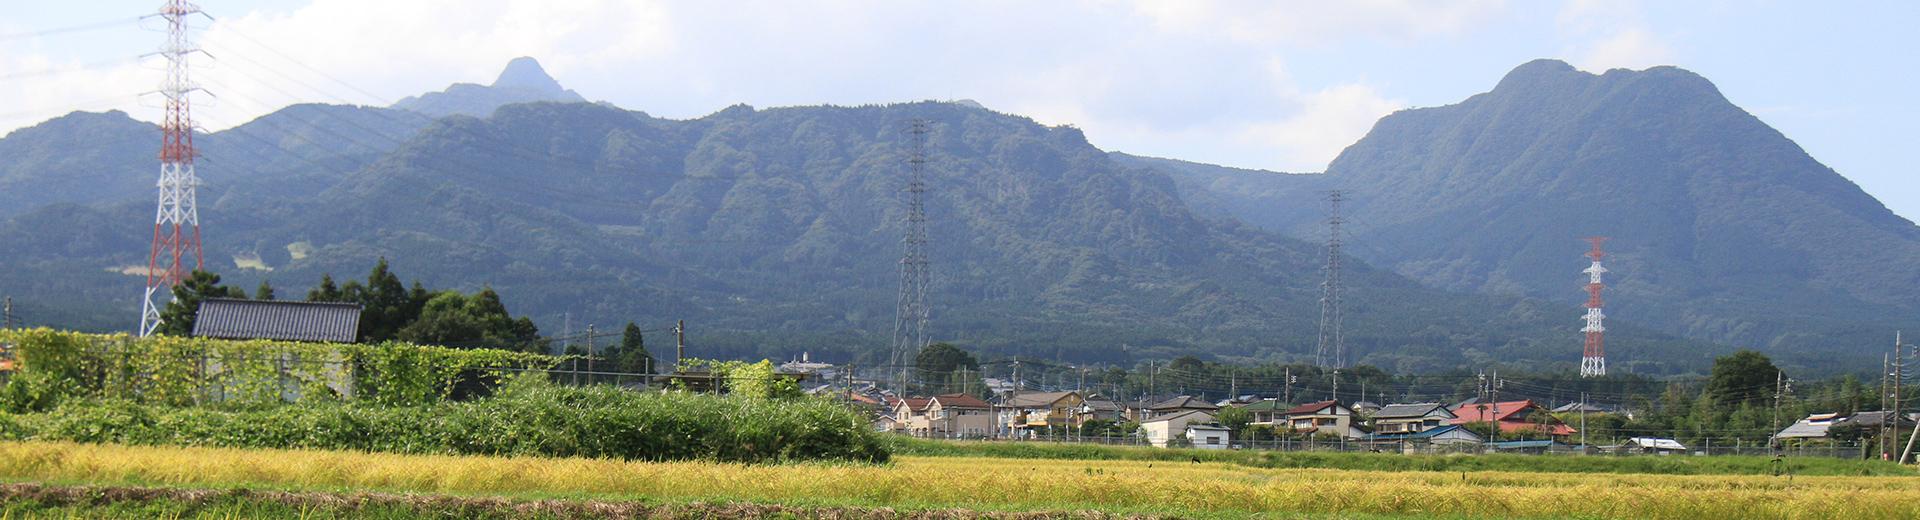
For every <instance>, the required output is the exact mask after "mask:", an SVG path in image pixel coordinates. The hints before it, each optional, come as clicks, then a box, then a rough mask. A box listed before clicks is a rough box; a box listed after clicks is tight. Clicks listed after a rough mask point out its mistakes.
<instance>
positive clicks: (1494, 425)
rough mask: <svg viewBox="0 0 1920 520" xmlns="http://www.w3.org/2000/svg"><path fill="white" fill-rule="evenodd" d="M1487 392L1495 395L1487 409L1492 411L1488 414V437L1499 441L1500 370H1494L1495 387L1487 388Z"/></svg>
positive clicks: (1489, 401)
mask: <svg viewBox="0 0 1920 520" xmlns="http://www.w3.org/2000/svg"><path fill="white" fill-rule="evenodd" d="M1487 391H1488V393H1490V394H1492V395H1493V398H1491V399H1488V400H1487V406H1489V408H1487V409H1488V410H1491V411H1490V412H1488V413H1487V426H1488V428H1487V431H1488V432H1490V433H1489V434H1488V435H1487V436H1488V437H1490V438H1493V439H1495V440H1498V439H1499V437H1500V369H1498V368H1495V369H1493V385H1491V386H1489V387H1487Z"/></svg>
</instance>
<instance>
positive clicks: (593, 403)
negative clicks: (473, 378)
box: [0, 374, 888, 463]
mask: <svg viewBox="0 0 1920 520" xmlns="http://www.w3.org/2000/svg"><path fill="white" fill-rule="evenodd" d="M0 429H4V431H0V437H4V438H6V439H10V440H62V441H74V442H87V443H115V444H140V445H180V446H211V447H234V448H313V449H333V450H359V451H373V452H391V453H410V454H451V455H517V456H552V457H600V458H617V459H639V460H654V461H665V460H712V461H724V462H755V463H757V462H786V461H808V460H842V461H856V462H876V463H877V462H885V461H887V459H888V451H887V449H886V447H885V446H884V445H883V444H882V442H881V441H880V440H879V438H878V434H876V433H874V432H872V431H871V429H870V428H869V427H868V426H867V425H866V424H865V422H864V421H862V420H860V417H859V416H858V415H856V414H855V413H853V412H852V411H850V410H848V409H846V408H845V407H842V406H839V405H838V404H836V403H833V402H830V401H826V400H817V399H784V400H776V399H755V398H745V397H733V396H713V395H705V394H691V393H684V392H668V393H637V392H633V391H629V390H622V389H618V388H613V387H589V388H570V387H558V386H554V385H551V384H549V383H547V382H546V381H545V380H544V379H543V378H542V377H541V376H539V375H537V374H529V375H526V376H522V377H517V378H514V379H513V380H512V381H511V382H510V384H508V385H506V386H505V387H503V388H502V389H501V391H500V392H498V393H497V394H496V395H494V396H492V397H487V398H482V399H476V400H472V401H465V402H443V403H437V404H429V405H416V406H381V405H377V404H368V403H356V402H320V403H314V404H300V405H287V406H271V407H255V408H250V409H215V408H180V407H169V406H161V405H152V404H142V403H136V402H131V401H126V400H71V401H68V402H66V403H64V404H62V405H61V406H60V407H58V408H56V409H54V410H53V411H51V412H48V413H38V414H26V415H12V416H6V415H0Z"/></svg>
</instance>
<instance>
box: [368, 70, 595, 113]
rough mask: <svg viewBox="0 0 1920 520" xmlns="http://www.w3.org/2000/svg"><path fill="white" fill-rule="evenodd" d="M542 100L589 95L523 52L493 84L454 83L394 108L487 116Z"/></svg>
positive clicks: (575, 100) (562, 100) (580, 99)
mask: <svg viewBox="0 0 1920 520" xmlns="http://www.w3.org/2000/svg"><path fill="white" fill-rule="evenodd" d="M541 101H551V102H557V103H585V102H587V98H584V97H581V96H580V94H579V93H576V92H574V91H572V90H567V89H566V88H565V87H562V86H560V82H559V81H556V80H554V79H553V76H550V75H547V70H546V69H545V68H543V67H541V66H540V62H539V61H536V60H534V59H533V58H529V57H524V56H522V57H519V58H514V59H513V61H509V62H507V68H506V69H505V70H502V71H500V76H499V77H497V78H495V79H494V80H493V84H491V85H485V86H482V85H475V84H472V83H455V84H453V85H452V86H449V87H447V89H446V90H444V91H440V92H429V93H426V94H421V95H419V96H414V97H408V98H406V99H402V100H400V101H397V102H395V103H394V104H393V108H398V109H401V110H411V111H414V112H419V113H422V114H426V115H428V116H432V117H443V116H449V115H455V114H459V115H469V116H473V117H487V116H491V115H493V111H494V110H497V109H499V108H500V107H503V106H506V105H511V104H515V103H535V102H541Z"/></svg>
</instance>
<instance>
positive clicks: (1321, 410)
mask: <svg viewBox="0 0 1920 520" xmlns="http://www.w3.org/2000/svg"><path fill="white" fill-rule="evenodd" d="M1285 417H1286V420H1287V427H1288V428H1289V429H1292V430H1293V431H1295V432H1300V433H1307V434H1332V435H1339V436H1341V437H1345V438H1348V439H1358V438H1362V437H1364V436H1365V433H1364V432H1362V431H1360V430H1359V429H1356V428H1354V424H1353V409H1352V408H1348V407H1347V405H1344V404H1340V401H1320V402H1317V403H1307V404H1303V405H1300V406H1295V407H1293V408H1290V409H1288V410H1287V411H1286V412H1285Z"/></svg>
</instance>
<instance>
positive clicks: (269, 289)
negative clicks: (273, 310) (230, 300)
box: [253, 280, 273, 300]
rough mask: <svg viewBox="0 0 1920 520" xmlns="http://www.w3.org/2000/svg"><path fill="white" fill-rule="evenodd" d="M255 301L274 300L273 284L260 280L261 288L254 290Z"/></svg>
mask: <svg viewBox="0 0 1920 520" xmlns="http://www.w3.org/2000/svg"><path fill="white" fill-rule="evenodd" d="M253 299H255V300H272V299H273V284H270V283H267V281H266V280H260V286H259V287H256V288H254V289H253Z"/></svg>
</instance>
